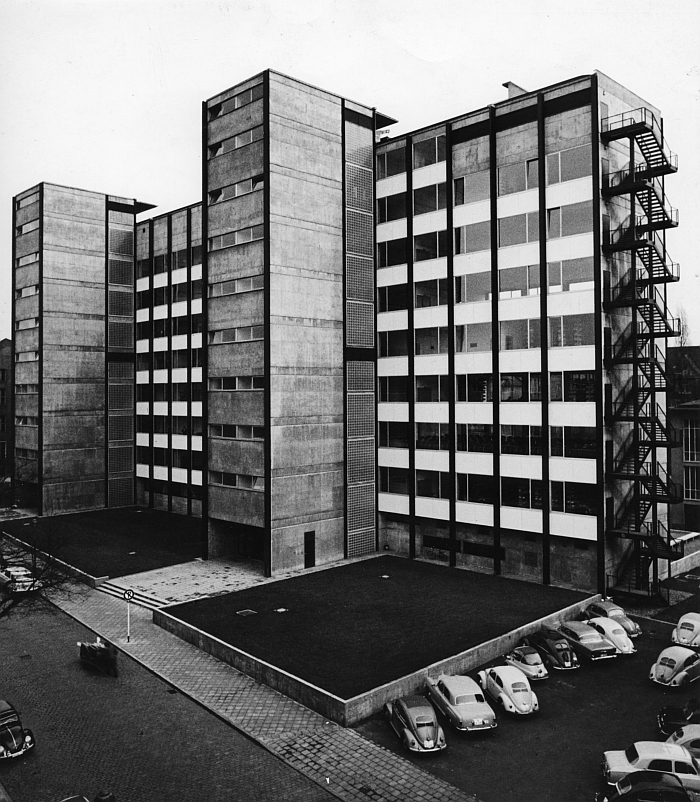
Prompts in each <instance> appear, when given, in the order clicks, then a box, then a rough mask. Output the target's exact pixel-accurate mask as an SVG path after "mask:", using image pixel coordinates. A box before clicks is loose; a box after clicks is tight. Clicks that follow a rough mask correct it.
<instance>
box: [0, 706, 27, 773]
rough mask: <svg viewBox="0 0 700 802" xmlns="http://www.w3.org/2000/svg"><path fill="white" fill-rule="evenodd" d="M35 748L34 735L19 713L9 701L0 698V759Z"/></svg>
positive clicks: (16, 755)
mask: <svg viewBox="0 0 700 802" xmlns="http://www.w3.org/2000/svg"><path fill="white" fill-rule="evenodd" d="M33 748H34V735H33V734H32V731H31V730H27V729H25V728H24V727H23V726H22V722H21V721H20V718H19V714H18V713H17V711H16V710H15V709H14V707H12V705H11V704H10V703H9V702H5V701H3V700H2V699H0V760H1V759H3V758H9V757H20V756H21V755H25V754H26V753H27V752H28V751H29V750H30V749H33Z"/></svg>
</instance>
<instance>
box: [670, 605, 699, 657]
mask: <svg viewBox="0 0 700 802" xmlns="http://www.w3.org/2000/svg"><path fill="white" fill-rule="evenodd" d="M671 640H672V641H673V642H674V643H677V644H678V645H679V646H687V647H688V648H689V649H700V613H686V614H685V615H682V616H681V617H680V618H679V619H678V624H676V628H675V629H674V630H673V632H672V633H671Z"/></svg>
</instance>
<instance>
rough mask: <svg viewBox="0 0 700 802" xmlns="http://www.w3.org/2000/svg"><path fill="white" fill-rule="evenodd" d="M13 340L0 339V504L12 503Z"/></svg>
mask: <svg viewBox="0 0 700 802" xmlns="http://www.w3.org/2000/svg"><path fill="white" fill-rule="evenodd" d="M11 479H12V340H8V339H4V340H0V505H3V506H6V505H8V504H11V503H12V492H11Z"/></svg>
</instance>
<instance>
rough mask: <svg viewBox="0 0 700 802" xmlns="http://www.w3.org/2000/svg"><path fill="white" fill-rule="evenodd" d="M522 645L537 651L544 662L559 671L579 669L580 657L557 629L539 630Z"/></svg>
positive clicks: (528, 636) (526, 637)
mask: <svg viewBox="0 0 700 802" xmlns="http://www.w3.org/2000/svg"><path fill="white" fill-rule="evenodd" d="M520 643H521V645H523V646H532V648H533V649H537V651H538V652H539V653H540V656H541V657H542V659H543V660H544V662H545V663H546V664H547V665H548V666H549V667H550V668H554V669H556V670H557V671H566V670H568V669H571V668H578V667H579V662H578V657H577V656H576V653H575V652H574V651H573V649H572V648H571V646H570V645H569V641H568V640H567V639H566V638H565V637H563V636H562V634H561V633H560V632H559V631H558V630H556V629H548V628H546V627H545V628H543V629H538V630H537V632H533V633H532V635H526V636H525V637H524V638H523V639H522V641H521V642H520Z"/></svg>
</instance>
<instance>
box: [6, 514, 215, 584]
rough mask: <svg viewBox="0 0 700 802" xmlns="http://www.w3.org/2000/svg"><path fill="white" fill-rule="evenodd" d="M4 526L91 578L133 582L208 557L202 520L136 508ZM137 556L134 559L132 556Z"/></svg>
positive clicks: (55, 517)
mask: <svg viewBox="0 0 700 802" xmlns="http://www.w3.org/2000/svg"><path fill="white" fill-rule="evenodd" d="M27 524H28V519H26V518H25V519H19V520H14V521H3V522H2V524H1V525H0V529H1V530H4V531H5V532H9V533H10V534H12V535H14V536H15V537H17V538H19V539H20V540H23V541H24V542H25V543H30V544H33V543H34V542H35V538H36V545H37V547H38V548H39V549H41V550H42V551H48V552H49V553H51V554H55V556H56V557H58V558H59V559H61V560H63V561H64V562H67V563H69V564H70V565H73V566H75V567H76V568H79V569H80V570H81V571H85V572H86V573H87V574H90V575H91V576H109V577H118V576H127V575H129V574H135V573H140V572H141V571H151V570H153V569H155V568H163V567H165V566H167V565H176V564H177V563H182V562H186V561H188V560H192V559H194V558H195V557H199V556H200V555H201V553H202V548H201V542H202V541H201V527H202V522H201V519H199V518H188V517H186V516H184V515H174V514H173V513H169V512H162V511H160V510H149V509H137V508H135V507H131V508H126V509H123V508H122V509H116V510H97V511H94V512H81V513H76V514H74V515H57V516H54V517H52V518H38V519H37V526H36V532H35V531H34V527H33V526H32V525H31V524H29V525H27ZM132 552H133V553H132Z"/></svg>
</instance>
